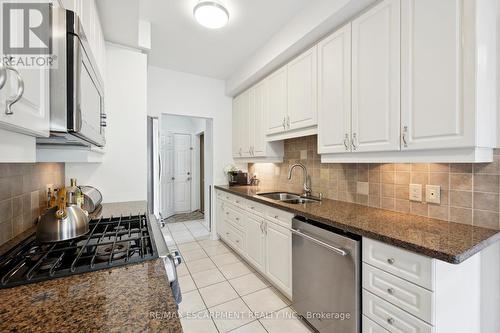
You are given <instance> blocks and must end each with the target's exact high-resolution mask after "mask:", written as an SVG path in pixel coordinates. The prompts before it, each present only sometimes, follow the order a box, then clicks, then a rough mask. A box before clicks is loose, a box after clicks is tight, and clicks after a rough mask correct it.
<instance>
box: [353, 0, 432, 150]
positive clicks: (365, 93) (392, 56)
mask: <svg viewBox="0 0 500 333" xmlns="http://www.w3.org/2000/svg"><path fill="white" fill-rule="evenodd" d="M400 16H401V15H400V0H385V1H382V2H381V3H379V4H378V5H377V6H375V7H374V8H372V9H371V10H369V11H368V12H366V13H364V14H363V15H361V16H360V17H358V18H357V19H355V20H354V21H353V22H352V138H351V140H352V144H353V150H355V151H360V152H366V151H393V150H399V149H400V148H399V141H400V131H399V127H400V52H401V49H400V35H401V33H400ZM433 53H434V52H433Z"/></svg>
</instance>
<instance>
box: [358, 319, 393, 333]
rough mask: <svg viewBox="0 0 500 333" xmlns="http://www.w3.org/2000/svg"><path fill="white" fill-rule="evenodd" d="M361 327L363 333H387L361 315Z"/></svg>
mask: <svg viewBox="0 0 500 333" xmlns="http://www.w3.org/2000/svg"><path fill="white" fill-rule="evenodd" d="M362 317H363V318H362V321H363V323H362V326H363V333H388V332H389V331H387V330H386V329H384V328H383V327H382V326H380V325H379V324H377V323H376V322H374V321H372V320H371V319H370V318H368V317H367V316H365V315H363V316H362Z"/></svg>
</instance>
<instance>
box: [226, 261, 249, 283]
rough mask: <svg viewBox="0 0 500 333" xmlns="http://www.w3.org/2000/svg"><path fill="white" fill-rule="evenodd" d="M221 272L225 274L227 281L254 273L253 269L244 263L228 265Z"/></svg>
mask: <svg viewBox="0 0 500 333" xmlns="http://www.w3.org/2000/svg"><path fill="white" fill-rule="evenodd" d="M219 270H220V271H221V272H222V274H224V276H225V277H226V279H228V280H230V279H234V278H237V277H239V276H243V275H246V274H250V273H252V271H253V269H252V268H250V267H249V266H247V265H245V264H244V263H243V262H236V263H232V264H228V265H222V266H220V267H219Z"/></svg>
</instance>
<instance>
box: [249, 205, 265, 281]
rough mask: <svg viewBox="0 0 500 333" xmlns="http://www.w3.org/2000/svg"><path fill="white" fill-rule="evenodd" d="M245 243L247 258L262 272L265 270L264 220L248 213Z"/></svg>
mask: <svg viewBox="0 0 500 333" xmlns="http://www.w3.org/2000/svg"><path fill="white" fill-rule="evenodd" d="M245 222H246V223H245V238H246V239H245V243H246V250H247V252H246V255H247V259H248V260H249V261H250V262H251V263H252V264H253V265H254V266H255V267H256V268H257V269H259V270H260V271H261V272H265V268H266V266H265V255H264V253H265V239H266V237H265V234H264V227H263V226H264V221H263V220H262V219H259V218H257V217H254V216H252V215H248V216H247V218H246V221H245Z"/></svg>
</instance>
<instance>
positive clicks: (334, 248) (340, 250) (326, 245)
mask: <svg viewBox="0 0 500 333" xmlns="http://www.w3.org/2000/svg"><path fill="white" fill-rule="evenodd" d="M290 230H291V231H292V233H294V234H296V235H298V236H301V237H304V238H305V239H307V240H310V241H311V242H314V243H316V244H318V245H321V246H323V247H325V248H327V249H329V250H331V251H333V252H335V253H337V254H339V255H341V256H343V257H345V256H346V255H347V251H345V250H342V249H339V248H338V247H335V246H331V245H330V244H327V243H325V242H322V241H320V240H319V239H316V238H314V237H311V236H309V235H306V234H304V233H303V232H301V231H300V230H299V229H290Z"/></svg>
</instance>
